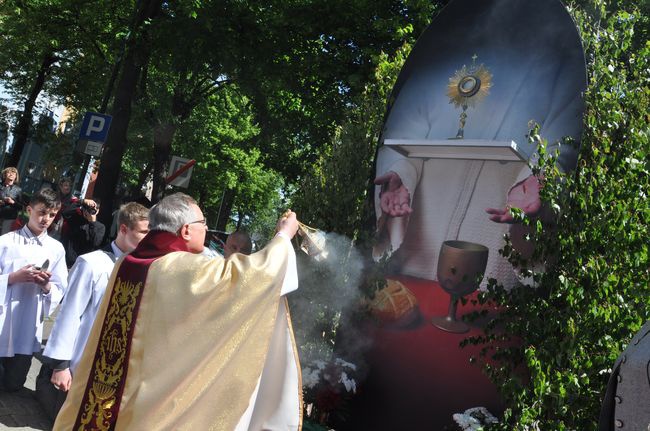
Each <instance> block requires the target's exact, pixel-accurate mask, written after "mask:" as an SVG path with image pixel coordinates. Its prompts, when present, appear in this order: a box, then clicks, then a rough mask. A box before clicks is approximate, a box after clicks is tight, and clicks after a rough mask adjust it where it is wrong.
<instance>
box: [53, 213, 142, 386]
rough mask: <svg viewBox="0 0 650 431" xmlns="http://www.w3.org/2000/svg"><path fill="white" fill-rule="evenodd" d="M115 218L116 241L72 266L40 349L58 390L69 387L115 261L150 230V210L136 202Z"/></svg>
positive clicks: (131, 249)
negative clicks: (43, 346) (65, 290)
mask: <svg viewBox="0 0 650 431" xmlns="http://www.w3.org/2000/svg"><path fill="white" fill-rule="evenodd" d="M117 218H118V226H119V229H118V233H117V238H116V239H115V241H113V242H111V243H110V244H109V245H107V246H106V247H104V248H103V249H101V250H96V251H93V252H91V253H86V254H83V255H81V256H79V257H78V258H77V260H76V262H75V264H74V266H73V267H72V269H71V272H70V277H69V279H68V291H67V293H66V296H65V299H64V300H63V303H62V304H61V310H60V311H59V315H58V317H57V319H56V322H55V324H54V327H53V328H52V333H51V335H50V338H49V339H48V341H47V345H46V346H45V351H44V352H43V356H45V357H46V360H48V363H49V364H50V366H51V367H52V368H53V372H52V378H51V381H52V383H53V384H54V386H55V387H56V388H57V389H59V390H61V391H65V392H67V391H68V390H69V389H70V385H71V384H72V376H73V375H74V372H75V369H76V367H77V364H78V362H79V359H80V358H81V354H82V353H83V350H84V347H85V346H86V341H87V340H88V334H90V330H91V328H92V326H93V322H94V321H95V317H96V315H97V310H98V309H99V305H100V304H101V302H102V298H103V297H104V292H105V291H106V284H107V283H108V279H109V277H110V275H111V272H112V271H113V266H114V265H115V262H116V261H117V259H119V258H120V257H121V256H122V255H123V254H125V253H130V252H131V251H133V249H135V247H136V246H137V245H138V243H139V242H140V240H142V238H144V236H145V235H146V234H147V233H148V232H149V210H148V209H147V208H145V207H144V206H142V205H140V204H139V203H136V202H130V203H128V204H125V205H122V207H121V208H120V211H119V212H118V214H117Z"/></svg>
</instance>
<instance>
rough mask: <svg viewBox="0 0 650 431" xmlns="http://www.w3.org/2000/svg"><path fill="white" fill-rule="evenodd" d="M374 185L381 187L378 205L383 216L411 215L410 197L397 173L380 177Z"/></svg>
mask: <svg viewBox="0 0 650 431" xmlns="http://www.w3.org/2000/svg"><path fill="white" fill-rule="evenodd" d="M375 184H377V185H380V186H382V190H381V193H380V194H379V203H380V205H381V210H382V212H383V213H384V214H388V215H389V216H391V217H402V216H405V215H408V214H411V212H412V211H413V210H412V209H411V195H410V193H409V191H408V189H407V188H406V187H405V186H404V184H402V179H401V178H400V176H399V175H397V173H395V172H393V171H390V172H388V173H387V174H385V175H381V176H379V177H377V178H375Z"/></svg>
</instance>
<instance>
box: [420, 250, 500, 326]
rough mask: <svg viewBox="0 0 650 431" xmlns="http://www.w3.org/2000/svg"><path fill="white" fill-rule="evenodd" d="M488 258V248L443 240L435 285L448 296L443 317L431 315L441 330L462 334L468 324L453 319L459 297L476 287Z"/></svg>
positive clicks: (435, 324) (432, 321) (483, 272)
mask: <svg viewBox="0 0 650 431" xmlns="http://www.w3.org/2000/svg"><path fill="white" fill-rule="evenodd" d="M487 259H488V248H487V247H485V246H484V245H481V244H476V243H473V242H467V241H445V242H443V243H442V247H440V254H439V256H438V284H440V287H442V288H443V290H444V291H445V292H447V293H448V294H449V295H450V296H451V299H450V303H449V312H448V313H447V315H446V316H434V317H433V318H432V319H431V323H433V325H434V326H436V327H438V328H440V329H442V330H443V331H447V332H453V333H457V334H462V333H465V332H467V331H469V325H468V324H466V323H465V322H462V321H460V320H456V307H457V305H458V299H459V298H461V297H462V296H464V295H467V294H470V293H472V292H474V291H475V290H476V289H478V286H479V284H480V283H481V280H483V275H484V274H485V268H486V265H487Z"/></svg>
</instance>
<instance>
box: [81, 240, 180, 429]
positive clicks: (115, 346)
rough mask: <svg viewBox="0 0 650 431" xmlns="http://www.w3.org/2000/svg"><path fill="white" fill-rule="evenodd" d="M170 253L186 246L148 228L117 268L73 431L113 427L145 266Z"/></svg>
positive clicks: (117, 411)
mask: <svg viewBox="0 0 650 431" xmlns="http://www.w3.org/2000/svg"><path fill="white" fill-rule="evenodd" d="M173 251H188V250H187V246H186V244H185V242H184V241H183V240H182V239H181V238H179V237H177V236H176V235H174V234H172V233H169V232H163V231H151V232H149V233H148V234H147V236H145V237H144V239H143V240H142V241H141V242H140V244H139V245H138V247H137V248H136V249H135V250H134V251H133V252H132V253H131V254H129V255H127V256H126V257H125V258H124V260H123V261H122V264H121V265H120V267H119V268H118V270H117V275H116V276H115V281H114V282H113V288H112V289H111V294H110V297H109V303H108V308H107V310H106V315H105V316H104V321H103V323H102V328H101V333H100V336H99V342H98V344H97V348H96V350H95V357H94V359H93V364H92V367H91V369H90V374H89V376H88V382H87V383H86V389H85V392H84V396H83V398H82V402H81V406H80V408H79V413H78V414H77V420H76V422H75V425H74V429H75V430H113V429H115V424H116V422H117V417H118V414H119V412H120V403H121V401H122V393H123V392H124V386H125V384H126V376H127V372H128V364H129V355H130V352H131V340H132V337H133V330H134V328H135V322H136V321H137V318H138V311H139V309H140V301H141V299H142V293H143V291H144V286H145V282H146V280H147V274H148V272H149V267H150V266H151V264H152V263H153V261H155V260H156V259H158V258H160V257H162V256H164V255H166V254H168V253H171V252H173ZM104 300H106V298H104Z"/></svg>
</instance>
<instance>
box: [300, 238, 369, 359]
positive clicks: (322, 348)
mask: <svg viewBox="0 0 650 431" xmlns="http://www.w3.org/2000/svg"><path fill="white" fill-rule="evenodd" d="M325 240H326V247H327V251H328V254H327V257H326V258H324V259H322V260H320V261H317V260H315V259H313V258H311V257H309V256H307V255H306V254H305V253H302V252H297V259H298V262H297V263H298V277H299V283H300V287H299V288H298V291H296V292H294V293H292V294H291V295H289V303H290V307H291V318H292V321H293V327H294V331H295V334H296V340H297V342H298V345H299V348H300V353H301V362H302V363H303V364H307V363H309V362H311V361H314V360H324V361H327V360H330V359H333V358H334V356H345V358H344V359H346V360H348V361H351V362H353V363H355V364H357V365H360V362H362V360H363V353H364V352H365V350H366V349H367V348H368V346H369V345H370V341H369V340H368V338H367V337H366V336H365V335H363V334H362V333H361V331H360V329H359V328H358V325H356V324H354V322H351V321H350V319H351V318H352V316H353V311H354V309H355V307H357V306H358V303H359V300H360V298H361V296H362V294H361V291H360V290H359V286H360V284H361V281H362V275H363V268H364V259H363V258H362V256H361V254H360V253H359V251H358V250H357V249H356V248H355V247H354V244H353V243H352V241H351V240H350V239H349V238H347V237H345V236H342V235H339V234H336V233H326V234H325ZM348 340H349V341H348ZM335 341H336V351H335V350H334V348H335V346H334V344H335Z"/></svg>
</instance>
